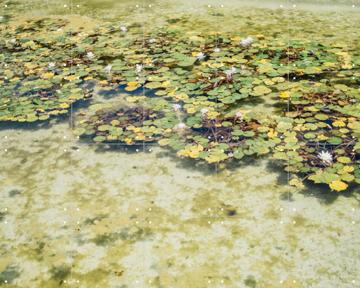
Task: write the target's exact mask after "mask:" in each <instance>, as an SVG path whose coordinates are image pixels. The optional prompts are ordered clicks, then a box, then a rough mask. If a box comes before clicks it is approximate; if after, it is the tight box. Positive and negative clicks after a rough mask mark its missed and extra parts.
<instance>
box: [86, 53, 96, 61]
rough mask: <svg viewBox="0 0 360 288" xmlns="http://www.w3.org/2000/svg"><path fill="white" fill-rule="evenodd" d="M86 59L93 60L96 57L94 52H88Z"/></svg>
mask: <svg viewBox="0 0 360 288" xmlns="http://www.w3.org/2000/svg"><path fill="white" fill-rule="evenodd" d="M86 57H87V58H89V59H90V60H91V59H93V58H94V57H95V54H94V53H93V52H88V53H87V54H86Z"/></svg>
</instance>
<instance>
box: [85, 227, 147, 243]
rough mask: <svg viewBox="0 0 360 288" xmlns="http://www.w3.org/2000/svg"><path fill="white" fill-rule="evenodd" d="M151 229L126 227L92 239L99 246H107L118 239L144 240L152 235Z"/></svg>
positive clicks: (132, 241)
mask: <svg viewBox="0 0 360 288" xmlns="http://www.w3.org/2000/svg"><path fill="white" fill-rule="evenodd" d="M151 234H152V233H151V231H150V230H149V229H146V228H145V229H143V228H140V227H131V228H124V229H122V230H121V231H120V232H114V233H105V234H101V235H97V236H96V237H95V238H94V239H93V240H92V241H93V242H94V243H95V244H96V245H98V246H107V245H111V244H112V243H114V242H116V241H117V240H123V241H129V242H131V243H134V242H137V241H142V240H144V239H146V238H147V237H149V236H150V235H151Z"/></svg>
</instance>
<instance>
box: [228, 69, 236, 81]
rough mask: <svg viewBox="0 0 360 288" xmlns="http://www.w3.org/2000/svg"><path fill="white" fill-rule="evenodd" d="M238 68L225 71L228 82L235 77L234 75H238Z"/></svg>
mask: <svg viewBox="0 0 360 288" xmlns="http://www.w3.org/2000/svg"><path fill="white" fill-rule="evenodd" d="M236 71H237V70H236V68H235V67H231V69H229V70H225V74H226V80H231V79H232V78H233V76H234V74H235V73H236Z"/></svg>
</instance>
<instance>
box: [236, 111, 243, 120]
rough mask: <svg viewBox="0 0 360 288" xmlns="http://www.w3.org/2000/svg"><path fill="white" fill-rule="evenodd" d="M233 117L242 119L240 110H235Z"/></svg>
mask: <svg viewBox="0 0 360 288" xmlns="http://www.w3.org/2000/svg"><path fill="white" fill-rule="evenodd" d="M235 118H237V119H242V118H243V113H241V111H237V112H236V113H235Z"/></svg>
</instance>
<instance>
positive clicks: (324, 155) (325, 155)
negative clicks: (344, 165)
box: [317, 151, 333, 165]
mask: <svg viewBox="0 0 360 288" xmlns="http://www.w3.org/2000/svg"><path fill="white" fill-rule="evenodd" d="M317 157H318V158H319V159H320V160H321V161H322V162H323V163H324V164H326V165H331V164H332V163H333V156H332V155H331V153H330V152H329V151H321V152H320V153H318V155H317Z"/></svg>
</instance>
